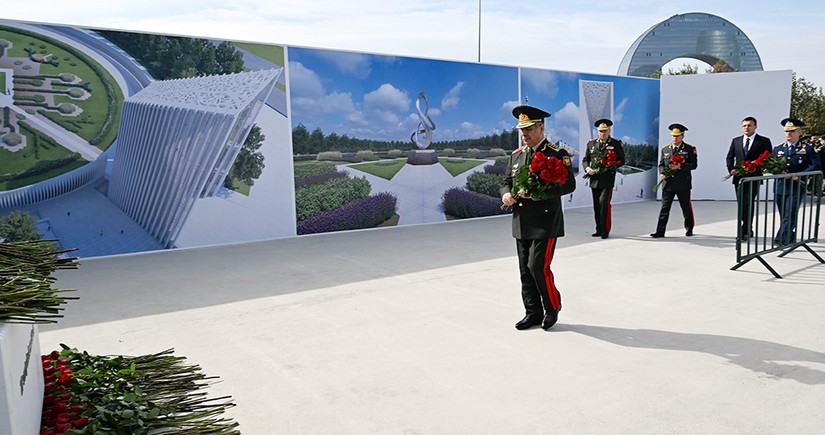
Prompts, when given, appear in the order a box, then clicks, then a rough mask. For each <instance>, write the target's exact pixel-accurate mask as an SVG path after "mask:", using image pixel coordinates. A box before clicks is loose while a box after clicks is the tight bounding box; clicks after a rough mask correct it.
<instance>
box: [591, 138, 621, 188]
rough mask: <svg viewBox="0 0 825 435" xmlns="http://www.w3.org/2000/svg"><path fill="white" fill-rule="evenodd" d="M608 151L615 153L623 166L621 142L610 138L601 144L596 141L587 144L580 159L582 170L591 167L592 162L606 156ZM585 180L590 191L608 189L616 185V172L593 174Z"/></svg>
mask: <svg viewBox="0 0 825 435" xmlns="http://www.w3.org/2000/svg"><path fill="white" fill-rule="evenodd" d="M608 151H615V152H616V158H617V159H618V160H620V161H621V162H622V164H624V147H623V146H622V141H620V140H618V139H614V138H612V137H610V138H607V141H606V142H604V143H601V142H599V140H598V139H593V140H591V141H590V142H587V150H585V152H584V157H583V158H582V169H585V170H586V169H587V167H588V166H590V167H593V166H592V165H593V162H598V161H599V159H601V158H602V157H604V156H606V155H607V152H608ZM585 175H586V174H585ZM587 178H589V179H590V188H591V189H610V188H612V187H613V185H614V184H616V170H615V169H614V170H610V171H606V172H602V173H599V174H593V175H592V176H589V177H587Z"/></svg>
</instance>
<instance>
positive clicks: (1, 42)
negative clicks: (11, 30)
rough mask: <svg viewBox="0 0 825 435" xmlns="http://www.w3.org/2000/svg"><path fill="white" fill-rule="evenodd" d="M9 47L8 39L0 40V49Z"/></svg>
mask: <svg viewBox="0 0 825 435" xmlns="http://www.w3.org/2000/svg"><path fill="white" fill-rule="evenodd" d="M9 45H11V42H9V40H8V39H0V48H8V47H9Z"/></svg>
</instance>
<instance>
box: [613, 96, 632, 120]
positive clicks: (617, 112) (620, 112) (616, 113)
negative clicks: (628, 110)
mask: <svg viewBox="0 0 825 435" xmlns="http://www.w3.org/2000/svg"><path fill="white" fill-rule="evenodd" d="M628 102H630V99H629V98H627V97H624V98H622V101H621V102H619V104H618V105H617V106H616V108H615V109H614V110H613V122H621V120H622V118H623V117H624V110H625V107H627V103H628Z"/></svg>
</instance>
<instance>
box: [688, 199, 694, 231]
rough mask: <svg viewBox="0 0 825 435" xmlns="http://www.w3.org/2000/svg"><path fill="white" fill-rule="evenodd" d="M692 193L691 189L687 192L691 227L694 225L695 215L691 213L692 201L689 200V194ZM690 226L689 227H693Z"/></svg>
mask: <svg viewBox="0 0 825 435" xmlns="http://www.w3.org/2000/svg"><path fill="white" fill-rule="evenodd" d="M692 195H693V191H690V192H688V207H690V223H691V224H692V225H693V227H695V226H696V216H695V215H694V214H693V201H692V200H691V196H692ZM693 227H691V228H690V229H693Z"/></svg>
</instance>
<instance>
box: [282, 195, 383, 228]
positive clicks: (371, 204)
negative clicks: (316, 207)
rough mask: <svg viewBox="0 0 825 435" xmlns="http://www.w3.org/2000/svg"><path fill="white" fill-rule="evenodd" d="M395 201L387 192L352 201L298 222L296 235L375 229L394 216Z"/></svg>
mask: <svg viewBox="0 0 825 435" xmlns="http://www.w3.org/2000/svg"><path fill="white" fill-rule="evenodd" d="M397 201H398V199H397V198H396V197H395V195H393V194H391V193H389V192H381V193H379V194H377V195H372V196H368V197H366V198H362V199H359V200H356V201H353V202H351V203H349V204H345V205H343V206H341V207H339V208H336V209H334V210H327V211H324V212H321V213H319V214H317V215H315V216H312V217H310V218H307V219H306V220H303V221H301V222H298V226H297V230H298V235H302V234H316V233H329V232H333V231H346V230H357V229H361V228H372V227H375V226H377V225H379V224H380V223H381V222H384V221H385V220H387V219H389V218H390V217H392V215H393V214H395V209H396V204H397Z"/></svg>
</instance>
